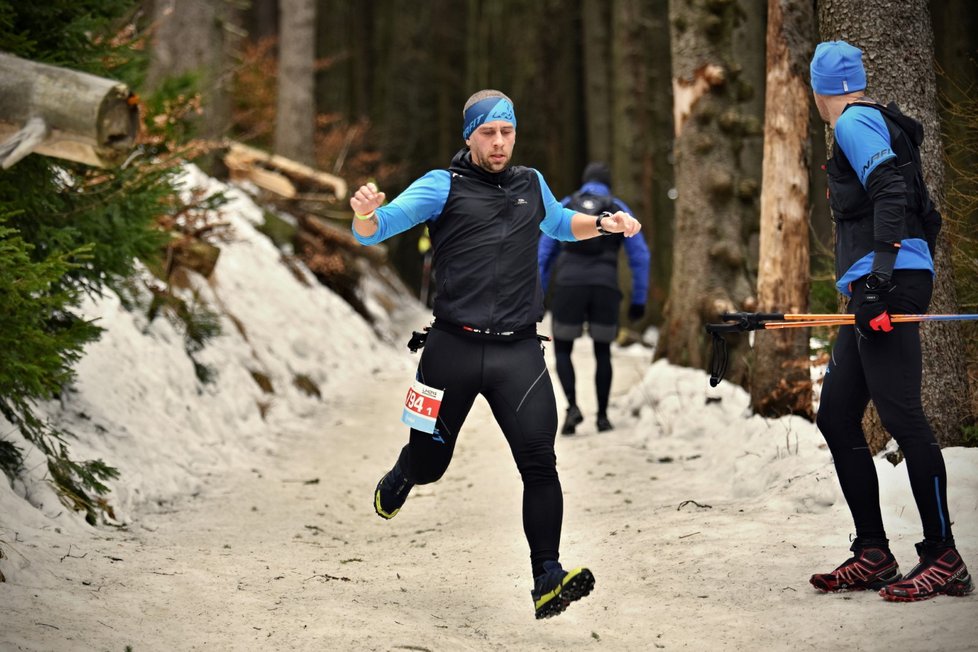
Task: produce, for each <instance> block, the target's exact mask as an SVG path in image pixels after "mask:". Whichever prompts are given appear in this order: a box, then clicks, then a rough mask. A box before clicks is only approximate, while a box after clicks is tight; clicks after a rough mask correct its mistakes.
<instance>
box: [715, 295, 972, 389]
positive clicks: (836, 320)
mask: <svg viewBox="0 0 978 652" xmlns="http://www.w3.org/2000/svg"><path fill="white" fill-rule="evenodd" d="M720 318H721V319H722V320H723V321H724V322H729V323H723V324H706V332H707V333H709V334H710V335H712V336H713V352H712V354H711V356H710V386H711V387H716V386H717V385H719V384H720V381H721V380H723V375H724V374H725V373H726V371H727V362H728V359H727V341H726V340H725V339H724V337H723V335H724V334H725V333H746V332H749V331H757V330H777V329H783V328H810V327H812V326H849V325H852V324H855V323H856V316H855V315H851V314H812V313H780V312H725V313H723V314H721V315H720ZM973 320H978V314H960V315H925V314H906V315H890V321H891V322H892V323H895V324H901V323H911V322H929V321H973Z"/></svg>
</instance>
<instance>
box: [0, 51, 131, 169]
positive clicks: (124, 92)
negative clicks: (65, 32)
mask: <svg viewBox="0 0 978 652" xmlns="http://www.w3.org/2000/svg"><path fill="white" fill-rule="evenodd" d="M138 133H139V109H138V106H137V102H136V98H135V96H134V95H133V94H132V92H130V90H129V87H128V86H126V85H125V84H122V83H120V82H118V81H113V80H111V79H105V78H103V77H96V76H95V75H89V74H87V73H83V72H78V71H76V70H69V69H67V68H59V67H57V66H50V65H47V64H43V63H36V62H33V61H28V60H26V59H21V58H19V57H15V56H12V55H9V54H3V53H0V166H2V167H3V168H4V169H6V168H9V167H10V166H11V165H13V164H14V163H16V162H17V161H19V160H20V159H21V158H23V157H24V156H27V155H28V154H30V153H31V152H35V153H38V154H43V155H45V156H54V157H57V158H63V159H67V160H70V161H76V162H78V163H85V164H87V165H94V166H98V167H110V166H113V165H117V164H119V163H121V162H122V161H123V160H124V159H125V157H126V154H127V153H128V152H129V151H130V150H131V149H132V147H133V145H134V144H135V142H136V135H137V134H138Z"/></svg>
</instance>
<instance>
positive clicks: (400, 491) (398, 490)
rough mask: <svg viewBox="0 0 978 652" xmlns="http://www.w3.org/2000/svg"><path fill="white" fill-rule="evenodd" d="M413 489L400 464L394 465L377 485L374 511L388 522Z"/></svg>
mask: <svg viewBox="0 0 978 652" xmlns="http://www.w3.org/2000/svg"><path fill="white" fill-rule="evenodd" d="M412 487H414V484H413V483H411V482H408V479H407V478H406V477H404V473H402V472H401V466H400V463H396V464H394V468H393V469H391V470H390V471H388V472H387V473H385V474H384V477H383V478H381V479H380V482H378V483H377V490H376V491H375V492H374V511H376V512H377V515H378V516H380V517H381V518H386V519H388V520H390V519H392V518H394V517H395V516H396V515H397V512H398V511H400V509H401V506H402V505H404V501H405V500H407V497H408V494H409V493H410V492H411V488H412Z"/></svg>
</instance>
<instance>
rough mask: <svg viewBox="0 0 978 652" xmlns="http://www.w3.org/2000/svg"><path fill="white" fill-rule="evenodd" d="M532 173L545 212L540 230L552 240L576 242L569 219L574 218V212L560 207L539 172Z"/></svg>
mask: <svg viewBox="0 0 978 652" xmlns="http://www.w3.org/2000/svg"><path fill="white" fill-rule="evenodd" d="M533 171H534V172H536V173H537V178H538V179H540V196H541V197H542V198H543V208H544V210H545V211H546V212H547V214H546V216H545V217H544V218H543V222H541V223H540V230H541V231H543V232H544V233H546V234H547V235H549V236H550V237H551V238H553V239H554V240H563V241H565V242H576V241H577V238H575V237H574V232H573V231H571V218H572V217H574V213H575V211H572V210H571V209H569V208H565V207H564V206H562V205H561V203H560V202H559V201H557V198H556V197H554V194H553V192H551V190H550V187H549V186H548V185H547V182H546V181H544V180H543V175H542V174H540V171H539V170H533Z"/></svg>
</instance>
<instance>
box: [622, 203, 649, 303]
mask: <svg viewBox="0 0 978 652" xmlns="http://www.w3.org/2000/svg"><path fill="white" fill-rule="evenodd" d="M615 208H617V209H618V210H620V211H624V212H626V213H628V214H629V215H631V216H632V217H635V216H634V214H633V213H632V210H631V209H630V208H629V207H628V205H627V204H626V203H625V202H623V201H621V200H620V199H618V198H617V197H616V198H615ZM625 255H627V256H628V267H629V268H630V269H631V270H632V296H631V302H632V303H634V304H638V305H640V306H644V305H645V302H646V299H647V298H648V296H649V267H650V264H651V262H652V254H651V253H650V252H649V246H648V245H647V244H646V243H645V237H644V236H643V235H642V233H641V232H639V234H638V235H636V236H634V237H631V238H625Z"/></svg>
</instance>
